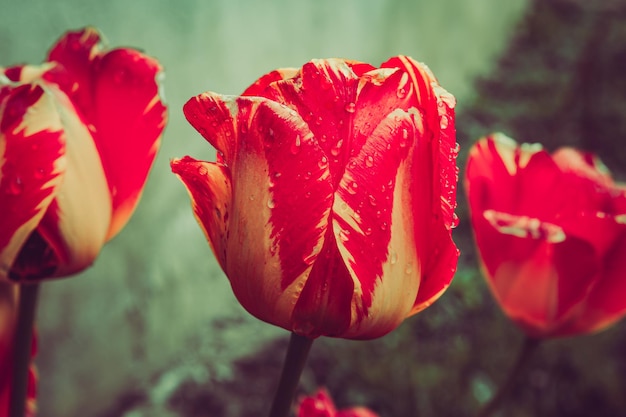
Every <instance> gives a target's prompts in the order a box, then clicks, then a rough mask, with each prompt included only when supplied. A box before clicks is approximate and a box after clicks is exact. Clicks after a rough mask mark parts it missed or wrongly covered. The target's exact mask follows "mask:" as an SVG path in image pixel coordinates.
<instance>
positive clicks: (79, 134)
mask: <svg viewBox="0 0 626 417" xmlns="http://www.w3.org/2000/svg"><path fill="white" fill-rule="evenodd" d="M50 90H51V92H52V94H53V95H54V97H55V103H56V107H57V111H58V114H59V117H60V119H61V123H62V125H63V130H64V136H65V140H66V142H67V145H66V151H65V157H66V163H67V170H66V173H65V176H64V178H63V182H62V184H61V185H60V186H59V187H58V190H57V194H56V196H55V199H54V201H53V202H52V204H51V205H50V207H49V208H48V211H47V212H46V215H45V216H44V218H43V219H42V221H41V223H40V225H39V227H38V229H37V231H38V233H39V234H40V235H41V236H42V238H43V239H44V240H45V242H46V243H47V245H49V246H50V247H51V248H52V250H53V251H54V252H55V254H56V256H57V258H58V260H59V266H58V268H57V269H56V271H55V272H54V276H56V277H62V276H67V275H71V274H74V273H76V272H79V271H81V270H83V269H84V268H86V267H88V266H89V265H91V264H92V263H93V261H94V260H95V258H96V256H97V255H98V253H99V252H100V249H101V248H102V246H103V245H104V242H105V239H106V236H107V233H108V230H109V225H110V222H111V195H110V193H109V189H108V185H107V181H106V176H105V173H104V169H103V166H102V163H101V161H100V155H99V153H98V150H97V148H96V145H95V143H94V140H93V138H92V136H91V132H90V131H89V129H88V127H87V126H85V125H84V124H83V122H82V120H81V118H80V116H79V114H78V113H77V112H76V109H75V108H74V106H73V105H72V103H70V102H69V100H68V98H67V97H66V96H65V95H64V94H63V93H62V92H60V91H58V90H57V91H55V89H54V88H50Z"/></svg>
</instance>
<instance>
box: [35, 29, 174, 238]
mask: <svg viewBox="0 0 626 417" xmlns="http://www.w3.org/2000/svg"><path fill="white" fill-rule="evenodd" d="M49 59H50V60H51V61H56V62H57V63H59V64H60V65H61V68H58V69H55V70H53V71H50V72H49V73H48V74H46V77H45V78H46V80H47V81H49V82H54V83H56V84H57V85H58V86H59V88H61V90H63V91H64V92H65V93H66V94H67V95H68V97H70V99H71V100H72V102H73V103H74V105H75V106H76V108H78V109H80V111H81V112H82V113H83V114H82V115H83V117H84V118H85V120H86V124H88V125H89V128H90V129H91V131H92V133H93V136H94V139H95V140H96V146H97V148H98V151H99V153H100V156H101V159H102V165H103V166H104V170H105V173H106V177H107V181H108V185H109V189H110V193H111V196H112V205H113V217H112V222H111V225H110V228H109V231H108V233H107V240H109V239H111V238H112V237H113V236H115V235H116V234H117V233H118V232H119V231H120V230H121V228H122V227H123V226H124V225H125V224H126V222H127V221H128V219H129V218H130V216H131V214H132V212H133V211H134V209H135V207H136V205H137V202H138V200H139V197H140V195H141V191H142V189H143V185H144V184H145V182H146V179H147V176H148V172H149V171H150V167H151V166H152V163H153V161H154V158H155V157H156V152H157V150H158V148H159V145H160V135H161V132H162V131H163V128H164V126H165V122H166V114H165V106H164V105H163V104H162V102H161V99H160V97H159V84H158V81H157V78H158V76H159V74H160V73H161V67H160V66H159V64H158V63H157V61H156V60H154V59H152V58H149V57H147V56H145V55H143V54H142V53H140V52H138V51H134V50H131V49H116V50H113V51H111V52H108V53H106V54H105V53H103V52H102V47H101V44H100V34H99V33H98V32H97V31H96V30H95V29H93V28H87V29H84V30H81V31H78V32H71V33H68V34H67V35H65V36H64V37H63V38H62V39H61V40H60V41H59V42H58V43H57V44H56V45H55V46H54V47H53V49H52V50H51V52H50V54H49ZM138 156H141V157H140V158H139V157H138Z"/></svg>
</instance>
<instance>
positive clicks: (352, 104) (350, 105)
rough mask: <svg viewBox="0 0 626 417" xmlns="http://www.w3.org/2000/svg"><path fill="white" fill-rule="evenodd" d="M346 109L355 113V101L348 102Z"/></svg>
mask: <svg viewBox="0 0 626 417" xmlns="http://www.w3.org/2000/svg"><path fill="white" fill-rule="evenodd" d="M345 109H346V111H347V112H348V113H354V111H355V110H356V104H354V103H348V104H346V107H345Z"/></svg>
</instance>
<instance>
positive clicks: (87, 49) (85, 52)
mask: <svg viewBox="0 0 626 417" xmlns="http://www.w3.org/2000/svg"><path fill="white" fill-rule="evenodd" d="M103 49H104V48H103V43H102V40H101V35H100V33H99V32H98V30H97V29H95V28H93V27H88V28H85V29H81V30H78V31H74V32H67V33H65V34H64V35H63V37H61V39H59V40H58V41H57V43H56V44H55V45H54V46H53V47H52V48H51V49H50V52H49V53H48V61H49V62H54V63H56V65H55V67H54V68H53V69H52V70H51V71H49V72H47V73H46V74H45V76H44V79H45V80H46V81H49V82H53V83H55V84H57V85H58V86H59V88H60V89H61V90H62V91H63V92H64V93H65V94H66V95H67V96H68V97H69V98H70V100H71V101H72V103H74V105H75V106H76V107H77V108H79V109H81V111H82V112H83V115H84V117H85V118H87V119H88V120H93V112H94V108H93V107H94V105H93V103H94V89H93V87H94V86H93V82H94V76H95V63H96V62H98V61H99V60H100V56H101V54H102V52H103Z"/></svg>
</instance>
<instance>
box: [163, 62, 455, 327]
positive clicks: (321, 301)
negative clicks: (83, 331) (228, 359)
mask: <svg viewBox="0 0 626 417" xmlns="http://www.w3.org/2000/svg"><path fill="white" fill-rule="evenodd" d="M454 104H455V100H454V98H453V96H452V95H450V94H449V93H448V92H446V91H445V90H444V89H443V88H442V87H441V86H439V84H438V83H437V81H436V79H435V77H434V76H433V75H432V73H431V72H430V71H429V70H428V68H427V67H426V66H424V65H422V64H420V63H417V62H416V61H414V60H412V59H410V58H408V57H405V56H398V57H394V58H391V59H390V60H388V61H387V62H385V63H384V64H382V66H381V67H380V68H376V67H374V66H371V65H369V64H366V63H362V62H354V61H346V60H341V59H325V60H313V61H311V62H309V63H307V64H305V65H304V66H303V67H302V68H301V69H281V70H276V71H273V72H271V73H269V74H267V75H265V76H263V77H261V78H260V79H259V80H258V81H257V82H256V83H254V84H253V85H252V86H251V87H249V88H248V89H247V90H246V91H245V92H244V94H243V95H242V96H225V95H220V94H216V93H210V92H209V93H204V94H201V95H199V96H197V97H194V98H192V99H191V100H189V101H188V102H187V104H186V105H185V106H184V113H185V115H186V117H187V119H188V120H189V122H190V123H191V124H192V125H193V126H194V127H195V128H196V130H198V132H200V134H201V135H202V136H204V138H205V139H207V140H208V141H209V143H210V144H211V145H213V146H214V147H215V148H216V149H217V152H218V156H217V161H216V162H205V161H199V160H196V159H193V158H191V157H184V158H182V159H175V160H173V161H172V170H173V171H174V173H176V174H177V175H178V176H179V177H180V178H181V180H182V181H183V182H184V184H185V186H186V187H187V189H188V191H189V194H190V196H191V200H192V205H193V210H194V213H195V215H196V218H197V219H198V222H199V224H200V226H201V227H202V229H203V230H204V232H205V234H206V237H207V239H208V240H209V242H210V244H211V247H212V249H213V252H214V253H215V256H216V257H217V259H218V261H219V263H220V265H221V267H222V269H223V270H224V272H225V273H226V275H227V276H228V278H229V280H230V282H231V285H232V288H233V291H234V293H235V296H236V297H237V298H238V300H239V301H240V303H241V304H242V305H243V306H244V307H245V308H246V309H247V310H248V311H249V312H250V313H252V314H253V315H254V316H256V317H258V318H260V319H261V320H264V321H267V322H269V323H273V324H275V325H278V326H281V327H283V328H285V329H288V330H290V331H294V332H296V333H298V334H300V335H302V336H306V337H311V338H313V337H317V336H320V335H325V336H334V337H344V338H356V339H367V338H374V337H378V336H382V335H384V334H386V333H388V332H389V331H391V330H393V329H394V328H395V327H397V326H398V325H399V324H400V323H401V322H402V321H403V320H404V319H405V318H406V317H408V316H410V315H412V314H414V313H416V312H418V311H420V310H422V309H424V308H426V307H427V306H429V305H430V304H432V303H433V302H434V301H435V300H436V299H437V298H438V297H439V296H440V295H441V294H442V293H443V292H444V291H445V289H446V288H447V287H448V285H449V284H450V281H451V279H452V276H453V274H454V272H455V269H456V262H457V257H458V251H457V248H456V247H455V245H454V243H453V241H452V239H451V228H452V227H454V225H455V222H456V218H455V215H454V208H455V206H456V200H455V198H456V195H455V192H456V177H457V167H456V164H455V159H456V154H457V152H458V150H457V148H456V146H457V145H456V142H455V129H454V110H453V108H454Z"/></svg>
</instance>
